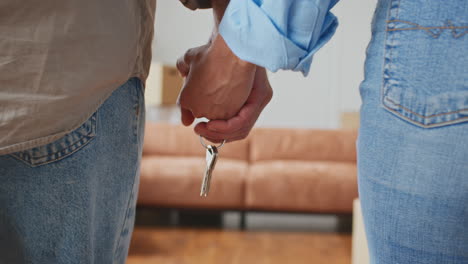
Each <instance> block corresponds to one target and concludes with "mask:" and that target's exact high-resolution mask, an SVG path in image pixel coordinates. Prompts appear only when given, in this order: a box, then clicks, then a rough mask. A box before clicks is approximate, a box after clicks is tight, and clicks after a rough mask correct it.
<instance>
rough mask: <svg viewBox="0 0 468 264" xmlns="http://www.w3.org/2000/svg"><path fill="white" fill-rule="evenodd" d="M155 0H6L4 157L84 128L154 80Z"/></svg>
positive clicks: (0, 44)
mask: <svg viewBox="0 0 468 264" xmlns="http://www.w3.org/2000/svg"><path fill="white" fill-rule="evenodd" d="M155 7H156V3H155V0H0V155H2V154H7V153H11V152H16V151H20V150H24V149H29V148H32V147H36V146H40V145H44V144H48V143H50V142H52V141H54V140H56V139H58V138H60V137H62V136H64V135H65V134H66V133H68V132H70V131H72V130H74V129H75V128H77V127H79V126H80V125H81V124H82V123H83V122H84V121H86V120H87V119H88V118H89V117H90V116H91V115H92V114H93V113H94V112H95V111H96V110H97V108H98V107H99V106H100V105H101V104H102V103H103V101H105V100H106V98H107V97H109V95H110V94H111V93H112V92H113V91H114V90H115V89H116V88H118V87H119V86H120V85H121V84H123V83H125V82H126V81H127V80H128V79H129V78H131V77H139V78H140V79H141V80H142V81H143V82H144V81H145V80H146V77H147V75H148V70H149V66H150V62H151V41H152V37H153V27H154V14H155Z"/></svg>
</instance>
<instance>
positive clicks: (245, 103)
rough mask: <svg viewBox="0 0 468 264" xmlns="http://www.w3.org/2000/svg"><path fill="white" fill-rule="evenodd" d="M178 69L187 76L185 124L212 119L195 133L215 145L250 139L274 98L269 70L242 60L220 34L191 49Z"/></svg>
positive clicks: (182, 99)
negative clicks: (257, 122)
mask: <svg viewBox="0 0 468 264" xmlns="http://www.w3.org/2000/svg"><path fill="white" fill-rule="evenodd" d="M177 68H178V70H179V72H180V74H181V75H182V76H183V77H185V82H184V85H183V87H182V91H181V93H180V95H179V99H178V105H179V106H180V109H181V113H182V123H183V124H184V125H186V126H189V125H191V124H192V123H193V121H194V119H195V118H200V117H205V118H207V119H209V120H210V121H209V122H201V123H198V124H197V126H195V132H196V133H197V134H199V135H201V136H203V137H205V138H207V139H208V140H210V141H212V142H215V143H216V142H221V141H223V140H227V141H228V142H229V141H235V140H240V139H244V138H245V137H247V136H248V134H249V132H250V130H251V129H252V127H253V126H254V124H255V122H256V120H257V119H258V117H259V115H260V113H261V112H262V110H263V108H265V106H266V105H267V104H268V103H269V102H270V100H271V98H272V95H273V91H272V89H271V86H270V84H269V82H268V78H267V75H266V71H265V69H264V68H261V67H257V66H256V65H254V64H251V63H249V62H246V61H243V60H241V59H239V58H238V57H237V56H236V55H235V54H234V53H233V52H232V51H231V50H230V49H229V47H228V45H227V44H226V43H225V42H224V40H223V38H222V37H221V36H220V35H217V36H215V37H214V39H213V41H212V42H210V43H208V44H206V45H203V46H200V47H197V48H193V49H190V50H188V51H187V52H186V53H185V55H184V56H183V57H181V58H180V59H179V60H178V61H177Z"/></svg>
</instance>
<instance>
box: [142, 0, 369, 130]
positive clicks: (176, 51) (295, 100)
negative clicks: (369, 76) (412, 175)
mask: <svg viewBox="0 0 468 264" xmlns="http://www.w3.org/2000/svg"><path fill="white" fill-rule="evenodd" d="M375 4H376V0H360V1H350V0H342V1H341V2H340V3H339V4H338V5H337V6H336V7H335V8H334V9H333V12H334V13H335V15H337V16H338V18H339V20H340V27H339V28H338V31H337V33H336V35H335V37H334V38H333V39H332V40H331V41H330V43H329V44H327V45H326V46H325V47H324V48H323V49H322V50H320V51H319V52H318V53H317V54H316V55H315V58H314V63H313V65H312V68H311V72H310V74H309V76H308V77H307V78H304V77H302V74H300V73H295V72H278V73H272V74H270V79H271V83H272V86H273V89H274V92H275V94H274V97H273V100H272V102H271V103H270V105H269V106H268V107H267V108H266V109H265V111H264V113H263V115H262V116H261V118H260V119H259V121H258V125H259V126H270V127H306V128H337V127H339V125H340V113H341V112H343V111H358V109H359V105H360V98H359V90H358V88H359V83H360V82H361V81H362V79H363V66H364V59H365V48H366V45H367V43H368V42H369V39H370V22H371V17H372V14H373V9H374V8H375ZM212 24H213V22H212V17H211V12H210V11H196V12H193V11H190V10H188V9H186V8H183V6H181V5H180V3H179V1H174V0H160V1H159V2H158V9H157V17H156V35H155V41H154V44H153V52H154V55H153V60H154V62H155V63H156V62H159V63H165V64H172V65H173V64H175V61H176V60H177V58H178V57H179V56H180V55H182V54H183V53H184V52H185V50H187V49H188V48H191V47H194V46H198V45H201V44H203V43H205V42H206V40H207V39H208V37H209V35H210V32H211V27H212ZM148 89H151V81H150V82H149V83H148Z"/></svg>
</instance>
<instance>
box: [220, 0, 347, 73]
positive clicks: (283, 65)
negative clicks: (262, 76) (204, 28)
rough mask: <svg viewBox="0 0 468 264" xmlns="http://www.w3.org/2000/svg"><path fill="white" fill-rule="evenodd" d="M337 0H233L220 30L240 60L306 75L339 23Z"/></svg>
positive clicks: (272, 69)
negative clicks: (332, 9) (317, 53)
mask: <svg viewBox="0 0 468 264" xmlns="http://www.w3.org/2000/svg"><path fill="white" fill-rule="evenodd" d="M337 2H338V0H231V1H230V3H229V6H228V8H227V9H226V12H225V13H224V17H223V19H222V21H221V24H220V26H219V32H220V34H221V36H223V38H224V40H225V41H226V43H227V44H228V46H229V47H230V48H231V50H232V51H233V52H234V53H235V54H236V55H237V56H238V57H239V58H241V59H243V60H245V61H249V62H251V63H254V64H257V65H260V66H263V67H265V68H267V69H269V70H270V71H273V72H275V71H278V70H280V69H283V70H293V71H300V72H302V73H303V74H304V75H307V74H308V72H309V70H310V65H311V63H312V58H313V55H314V54H315V53H316V52H317V50H319V49H320V48H321V47H322V46H323V45H324V44H325V43H327V41H328V40H330V38H331V37H332V36H333V34H334V33H335V30H336V28H337V26H338V20H337V18H336V17H335V16H334V15H333V14H332V13H331V12H330V9H331V8H332V7H333V6H334V5H335V4H336V3H337Z"/></svg>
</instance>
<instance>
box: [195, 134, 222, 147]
mask: <svg viewBox="0 0 468 264" xmlns="http://www.w3.org/2000/svg"><path fill="white" fill-rule="evenodd" d="M200 143H201V144H202V146H203V147H204V148H206V149H208V146H207V145H206V144H205V141H203V137H202V136H201V135H200ZM225 143H226V140H223V143H221V144H220V145H219V146H217V147H216V148H217V149H220V148H222V147H223V146H224V144H225Z"/></svg>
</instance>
